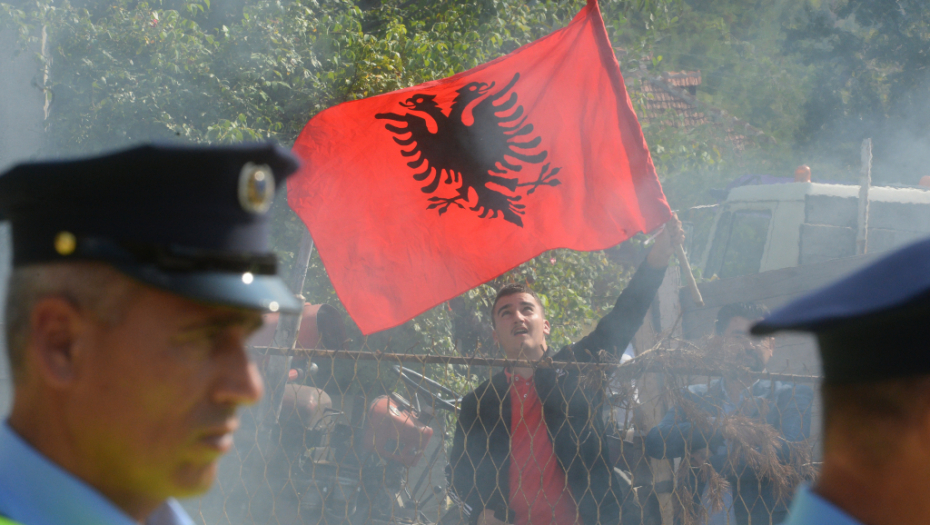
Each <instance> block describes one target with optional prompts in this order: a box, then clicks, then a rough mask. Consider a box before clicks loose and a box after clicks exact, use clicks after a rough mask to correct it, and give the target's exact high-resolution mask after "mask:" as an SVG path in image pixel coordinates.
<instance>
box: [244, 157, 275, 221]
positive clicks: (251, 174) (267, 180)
mask: <svg viewBox="0 0 930 525" xmlns="http://www.w3.org/2000/svg"><path fill="white" fill-rule="evenodd" d="M272 202H274V175H272V173H271V168H270V167H268V165H267V164H262V165H258V164H253V163H251V162H247V163H246V164H245V166H242V172H241V173H240V174H239V204H241V205H242V209H244V210H245V211H247V212H249V213H256V214H257V213H265V212H266V211H268V209H269V208H271V203H272Z"/></svg>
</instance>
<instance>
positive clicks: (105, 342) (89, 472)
mask: <svg viewBox="0 0 930 525" xmlns="http://www.w3.org/2000/svg"><path fill="white" fill-rule="evenodd" d="M296 168H297V161H296V160H295V159H294V158H293V157H292V156H291V155H290V154H289V153H287V152H286V151H283V150H281V149H279V148H277V147H275V146H272V145H254V146H237V147H222V148H217V147H211V148H207V147H168V146H152V145H148V146H142V147H137V148H133V149H129V150H125V151H121V152H117V153H114V154H110V155H105V156H101V157H96V158H87V159H81V160H71V161H56V162H40V163H30V164H22V165H19V166H16V167H14V168H13V169H11V170H10V171H8V172H6V173H5V174H3V175H2V176H0V215H2V216H3V218H4V219H6V220H9V221H10V222H11V224H12V233H13V271H12V274H11V277H10V282H9V291H8V296H7V305H6V325H5V329H6V335H7V351H8V356H9V361H10V366H11V371H12V375H13V384H14V394H13V407H12V412H11V414H10V417H9V419H8V420H7V421H6V423H5V424H3V425H2V426H0V516H3V519H0V522H4V523H5V522H8V521H12V522H13V523H22V524H24V525H55V524H75V525H79V524H88V525H90V524H94V525H111V524H112V525H115V524H121V525H123V524H125V525H130V524H133V523H150V524H159V525H162V524H190V523H192V522H191V520H190V518H189V517H188V516H187V515H186V514H185V513H184V511H183V510H182V509H181V507H180V506H179V505H178V503H177V502H176V501H175V500H174V499H173V498H174V497H186V496H192V495H196V494H199V493H202V492H204V491H206V490H207V489H208V488H209V486H210V484H211V482H212V481H213V479H214V477H215V475H216V467H217V461H218V460H219V458H220V456H222V455H223V454H224V453H225V452H227V451H228V450H229V449H230V447H231V446H232V443H233V441H232V439H233V438H232V434H233V432H234V431H235V430H236V427H237V425H238V418H237V415H236V409H237V407H239V406H242V405H246V404H250V403H254V402H255V401H256V400H258V399H259V397H260V396H261V394H262V383H261V379H260V377H259V374H258V371H257V369H256V367H255V365H254V364H253V363H251V362H250V361H249V359H248V356H247V354H246V351H245V341H246V338H247V337H248V336H249V334H251V333H252V332H253V331H254V330H255V329H256V328H258V327H259V325H260V324H261V313H262V312H267V311H286V312H291V311H293V312H296V311H299V309H300V304H299V303H298V301H297V300H296V299H295V297H294V296H293V294H292V293H291V292H290V291H289V290H288V289H287V287H286V286H285V285H284V283H283V282H282V281H281V279H280V278H279V277H278V276H277V274H276V263H275V257H274V255H273V254H272V253H271V251H270V250H269V248H268V244H267V237H268V235H267V230H268V216H267V211H268V209H269V207H270V206H271V203H272V201H273V199H274V194H275V187H276V186H280V185H281V183H282V182H283V181H284V179H285V177H287V176H288V175H289V174H291V173H292V172H294V171H295V170H296Z"/></svg>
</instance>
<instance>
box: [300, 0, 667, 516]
mask: <svg viewBox="0 0 930 525" xmlns="http://www.w3.org/2000/svg"><path fill="white" fill-rule="evenodd" d="M294 151H295V152H296V153H297V154H298V155H299V156H300V157H302V158H303V160H304V161H305V162H304V163H303V170H302V172H301V173H299V174H298V175H297V176H296V177H294V178H292V179H291V180H290V181H289V182H288V203H289V204H290V206H291V207H292V208H293V209H294V211H295V212H296V213H297V214H298V215H299V216H300V218H301V219H302V220H303V222H304V223H305V224H306V225H307V228H308V229H309V231H310V232H311V234H312V237H313V240H314V242H315V246H316V248H317V250H318V253H319V255H320V258H321V259H322V261H323V263H324V265H325V266H326V270H327V274H328V275H329V278H330V280H331V281H332V283H333V287H334V288H335V290H336V292H337V293H338V294H339V297H340V299H341V300H342V303H343V304H344V305H345V307H346V310H347V311H348V313H349V315H350V316H351V317H352V319H353V320H354V321H355V322H356V323H357V324H358V326H359V328H360V329H361V331H362V333H364V334H371V333H373V332H378V331H381V330H386V329H388V328H391V327H394V326H397V325H399V324H401V323H403V322H405V321H407V320H409V319H411V318H412V317H414V316H416V315H418V314H420V313H422V312H424V311H425V310H427V309H429V308H432V307H434V306H436V305H437V304H440V303H442V302H444V301H447V300H449V299H451V298H453V297H456V296H458V295H460V294H462V293H464V292H466V291H468V290H469V289H471V288H474V287H475V286H478V285H480V284H482V283H485V282H487V281H489V280H490V279H493V278H494V277H496V276H498V275H500V274H501V273H503V272H505V271H507V270H510V269H511V268H514V267H515V266H517V265H519V264H521V263H523V262H525V261H527V260H529V259H531V258H533V257H536V256H537V255H539V254H541V253H543V252H545V251H547V250H551V249H555V248H569V249H574V250H585V251H591V250H603V249H605V248H609V247H611V246H615V245H617V244H619V243H621V242H623V241H625V240H627V239H629V238H630V237H632V236H634V235H636V234H637V233H640V232H649V231H654V230H656V229H657V228H659V227H660V226H662V225H663V224H666V223H668V225H667V227H666V230H665V231H664V232H663V233H661V234H660V235H659V237H658V239H657V243H656V246H655V247H654V248H653V249H652V252H651V253H650V255H649V257H648V260H647V262H646V263H644V264H643V266H642V267H641V268H640V269H639V270H638V271H637V272H636V275H634V277H633V278H632V280H631V281H630V284H629V286H628V287H627V289H626V290H625V291H624V293H623V294H622V295H621V296H620V298H619V299H618V300H617V304H616V306H615V308H614V309H613V311H612V312H611V313H610V314H608V315H607V316H606V317H605V318H604V319H602V320H601V322H600V323H599V324H598V327H597V329H596V330H595V332H594V333H593V334H591V335H590V336H589V337H587V338H585V339H583V340H582V341H579V342H578V343H576V344H574V345H571V346H569V347H567V348H565V349H563V350H562V351H561V352H559V353H557V354H555V355H554V356H553V358H555V359H559V360H561V359H565V360H577V361H591V360H594V359H595V358H596V357H597V356H598V355H599V353H600V351H601V350H605V351H607V352H608V353H611V352H616V351H620V352H622V351H623V349H624V348H625V347H626V346H627V344H628V343H629V341H630V339H631V338H632V337H633V334H634V333H635V331H636V329H637V328H638V327H639V325H640V324H641V322H642V319H643V316H644V315H645V312H646V310H647V309H648V307H649V305H650V304H651V302H652V299H653V297H654V296H655V293H656V290H657V289H658V287H659V285H660V284H661V281H662V277H663V275H664V272H665V266H666V265H667V264H668V260H669V257H670V256H671V253H672V251H673V245H674V243H680V242H681V240H682V237H683V235H682V233H681V228H680V222H678V220H677V218H675V217H674V215H673V214H672V212H671V210H670V209H669V206H668V204H667V202H666V200H665V195H664V194H663V192H662V186H661V185H660V184H659V179H658V176H657V175H656V171H655V167H654V166H653V163H652V158H651V156H650V154H649V149H648V148H647V146H646V142H645V139H644V137H643V133H642V130H641V128H640V126H639V122H638V120H637V119H636V115H635V113H634V111H633V105H632V102H631V100H630V97H629V96H628V95H627V92H626V86H625V84H624V81H623V77H622V75H621V74H620V68H619V65H618V63H617V60H616V57H615V56H614V53H613V48H612V46H611V43H610V40H609V38H608V35H607V30H606V28H605V26H604V21H603V19H602V18H601V14H600V10H599V8H598V4H597V0H588V3H587V6H586V7H584V8H583V9H582V10H581V12H580V13H579V14H578V15H577V16H576V17H575V18H574V19H573V20H572V22H571V23H570V24H569V25H568V26H566V27H564V28H562V29H560V30H558V31H555V32H553V33H552V34H550V35H548V36H546V37H543V38H541V39H539V40H537V41H536V42H533V43H530V44H527V45H525V46H523V47H521V48H519V49H517V50H516V51H513V52H512V53H510V54H508V55H505V56H503V57H500V58H498V59H497V60H494V61H492V62H489V63H486V64H483V65H481V66H478V67H476V68H474V69H471V70H469V71H464V72H461V73H459V74H457V75H454V76H452V77H449V78H444V79H440V80H435V81H432V82H428V83H426V84H422V85H419V86H414V87H410V88H406V89H402V90H399V91H395V92H391V93H385V94H382V95H378V96H374V97H369V98H366V99H362V100H356V101H352V102H347V103H344V104H340V105H338V106H335V107H332V108H329V109H327V110H325V111H322V112H320V113H319V114H317V115H316V116H315V117H313V119H311V120H310V122H308V123H307V125H306V126H305V127H304V129H303V131H302V132H301V134H300V136H299V137H298V138H297V140H296V142H295V144H294ZM491 313H492V316H493V322H494V336H495V339H496V340H497V341H498V343H499V344H500V346H501V348H503V349H504V351H505V353H506V354H507V355H508V356H509V357H511V358H514V359H528V360H538V359H540V358H542V357H543V356H545V355H547V353H548V347H547V345H546V341H545V336H546V335H547V334H548V333H549V323H548V321H547V320H546V318H545V312H544V311H543V308H542V305H541V304H540V303H539V301H538V300H537V299H536V297H535V296H534V294H533V293H532V291H530V290H528V289H525V288H521V287H505V288H504V289H502V290H501V291H500V293H499V294H498V298H497V300H496V301H495V305H494V309H493V310H492V312H491ZM581 380H582V377H581V374H579V373H578V372H577V371H567V370H562V371H559V370H553V369H550V368H545V369H540V370H538V371H536V372H535V374H534V372H533V369H531V368H526V369H520V368H518V369H514V370H509V371H506V372H503V373H501V374H498V375H496V376H494V378H492V379H491V381H490V382H487V383H485V384H484V385H482V386H480V387H479V388H478V389H476V390H475V392H472V394H470V395H469V396H467V397H466V399H465V400H464V401H463V404H462V412H461V415H460V421H459V426H458V429H457V433H456V439H455V444H454V448H453V453H452V456H453V457H452V460H451V467H452V469H453V473H452V487H453V489H454V492H455V493H456V494H457V496H458V497H459V498H460V499H461V500H462V501H463V502H464V503H465V505H466V507H464V508H466V510H468V509H470V511H471V521H472V522H477V520H479V518H481V517H487V516H488V515H489V514H491V513H493V514H495V515H496V516H497V518H498V519H501V520H504V521H513V520H514V519H516V520H517V523H530V522H532V523H550V522H551V523H560V524H561V523H576V522H580V523H584V524H585V525H593V524H595V523H617V522H618V521H619V519H620V504H621V502H622V499H623V497H624V496H625V495H624V494H623V492H624V491H623V488H622V486H621V484H620V480H619V478H617V477H616V476H615V474H614V472H613V469H612V468H611V466H610V464H609V462H608V461H607V459H606V458H607V456H606V454H605V451H606V441H605V440H604V432H603V422H601V421H600V420H599V418H597V417H594V416H593V413H594V412H595V411H596V409H597V408H598V403H599V401H600V395H601V394H600V393H598V392H595V391H593V390H592V389H586V388H583V387H582V386H581V384H580V382H581ZM489 425H490V426H489ZM514 462H516V463H517V466H516V467H515V468H514V466H513V464H514ZM485 510H488V512H485Z"/></svg>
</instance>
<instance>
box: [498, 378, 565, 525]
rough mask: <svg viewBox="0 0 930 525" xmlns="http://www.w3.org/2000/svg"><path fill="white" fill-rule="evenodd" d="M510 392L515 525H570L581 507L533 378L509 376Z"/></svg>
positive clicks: (511, 467) (512, 492) (511, 475)
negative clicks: (545, 416) (566, 478)
mask: <svg viewBox="0 0 930 525" xmlns="http://www.w3.org/2000/svg"><path fill="white" fill-rule="evenodd" d="M507 377H509V378H510V381H511V384H512V385H513V388H511V389H510V408H511V411H512V412H511V416H510V508H511V509H513V511H514V513H515V514H516V520H515V521H514V523H515V525H529V524H533V525H541V524H546V523H551V524H553V525H555V524H558V525H570V524H574V523H576V518H577V507H576V504H575V500H574V499H573V498H572V494H571V491H570V490H569V488H568V485H567V483H566V481H565V470H564V469H563V468H562V465H560V464H559V460H558V458H557V457H556V455H555V450H554V449H553V448H552V440H551V439H550V438H549V431H548V429H546V422H545V420H544V419H543V408H542V403H541V402H540V401H539V396H538V395H537V394H536V385H535V384H534V382H533V378H532V377H531V378H529V379H523V378H522V377H520V376H519V375H513V374H510V373H508V374H507Z"/></svg>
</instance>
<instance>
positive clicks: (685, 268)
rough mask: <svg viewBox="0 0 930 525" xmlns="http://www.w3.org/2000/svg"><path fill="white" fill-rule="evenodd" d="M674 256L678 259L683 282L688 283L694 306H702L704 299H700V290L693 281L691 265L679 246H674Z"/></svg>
mask: <svg viewBox="0 0 930 525" xmlns="http://www.w3.org/2000/svg"><path fill="white" fill-rule="evenodd" d="M675 256H676V257H677V258H678V264H679V266H681V273H682V274H684V278H685V282H686V283H688V290H689V291H690V292H691V299H693V300H694V304H696V305H698V306H704V298H703V297H701V290H699V289H698V285H697V282H695V280H694V273H692V272H691V263H689V262H688V256H687V255H685V249H684V248H682V246H681V245H680V244H676V245H675Z"/></svg>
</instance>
